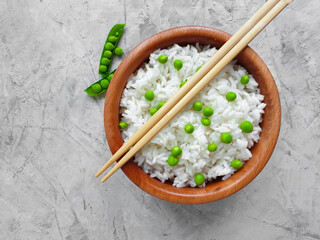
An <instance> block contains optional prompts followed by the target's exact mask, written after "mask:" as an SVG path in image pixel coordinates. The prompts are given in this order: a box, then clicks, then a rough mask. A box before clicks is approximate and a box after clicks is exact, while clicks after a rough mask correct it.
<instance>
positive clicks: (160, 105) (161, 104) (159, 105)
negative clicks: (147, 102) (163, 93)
mask: <svg viewBox="0 0 320 240" xmlns="http://www.w3.org/2000/svg"><path fill="white" fill-rule="evenodd" d="M164 104H165V102H159V104H158V107H157V108H158V109H160V108H161V107H162V106H163V105H164Z"/></svg>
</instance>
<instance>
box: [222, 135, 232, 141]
mask: <svg viewBox="0 0 320 240" xmlns="http://www.w3.org/2000/svg"><path fill="white" fill-rule="evenodd" d="M220 138H221V142H223V143H231V142H232V135H231V134H230V133H222V134H221V136H220Z"/></svg>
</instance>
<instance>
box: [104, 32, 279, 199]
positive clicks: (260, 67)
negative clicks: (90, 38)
mask: <svg viewBox="0 0 320 240" xmlns="http://www.w3.org/2000/svg"><path fill="white" fill-rule="evenodd" d="M230 37H231V35H230V34H228V33H226V32H223V31H221V30H218V29H215V28H210V27H202V26H184V27H177V28H171V29H168V30H165V31H162V32H159V33H157V34H155V35H153V36H151V37H149V38H147V39H146V40H144V41H143V42H141V43H140V44H139V45H138V46H136V47H135V48H134V49H133V50H132V51H131V52H130V53H129V54H128V55H127V56H126V57H125V58H124V60H123V61H122V62H121V64H120V65H119V67H118V68H117V71H116V72H115V74H114V76H113V79H112V81H111V83H110V85H109V89H108V91H107V95H106V99H105V106H104V126H105V132H106V137H107V141H108V144H109V147H110V150H111V152H112V154H114V153H115V152H116V151H117V150H118V149H119V148H120V147H121V146H122V144H123V139H122V136H121V132H120V129H119V127H118V123H119V119H120V117H119V108H120V100H121V96H122V91H123V89H124V88H125V86H126V84H127V80H128V79H129V77H130V76H131V74H132V73H133V72H134V71H135V70H136V69H137V68H139V67H140V66H141V64H142V63H143V62H145V61H146V60H147V59H148V58H149V56H150V53H151V52H153V51H155V50H156V49H159V48H164V47H169V46H171V45H173V44H169V43H172V42H173V43H179V44H185V43H195V42H196V41H197V40H199V39H205V38H208V39H211V41H217V42H219V41H220V42H221V41H224V42H226V41H227V40H228V39H229V38H230ZM183 39H187V40H186V41H185V42H184V40H183ZM201 41H202V40H201ZM203 41H204V40H203ZM220 42H219V43H220ZM216 47H217V46H216ZM218 47H219V46H218ZM220 47H221V46H220ZM237 60H238V62H240V64H242V62H241V61H249V63H250V64H249V65H248V66H247V67H245V68H246V69H247V70H248V69H249V68H250V69H254V71H252V72H251V71H250V69H249V70H248V72H249V73H250V74H252V75H253V76H254V77H255V78H256V77H257V76H258V77H259V78H261V77H260V75H261V76H264V77H263V81H261V82H260V83H259V85H260V84H261V83H263V84H265V85H268V86H267V87H266V88H267V95H266V94H264V96H265V100H264V102H265V101H266V98H267V99H268V104H267V106H266V109H268V111H266V112H265V114H264V115H263V122H262V123H261V124H260V125H261V128H262V131H261V133H260V140H259V142H258V143H256V144H255V145H254V147H253V148H252V149H251V150H254V149H259V151H260V152H261V151H262V153H263V155H262V157H261V158H259V159H256V158H255V155H254V152H252V158H250V159H249V160H248V161H247V162H246V164H244V166H243V167H242V168H241V169H240V170H238V171H237V172H236V173H235V174H233V175H232V176H231V177H229V178H228V179H227V180H224V181H217V182H213V183H209V184H207V185H206V186H205V187H203V188H191V187H184V188H177V187H173V186H172V185H171V184H169V183H161V181H160V180H158V179H156V178H151V177H150V176H149V175H148V174H146V173H145V172H144V171H143V170H142V168H140V167H139V166H138V165H137V164H136V163H134V162H133V160H132V159H131V160H130V161H129V162H128V163H127V164H125V165H124V166H123V167H122V168H121V169H122V171H123V172H124V173H125V175H126V176H127V177H128V178H129V179H130V180H131V181H132V182H133V183H134V184H135V185H137V186H138V187H139V188H141V189H142V190H143V191H145V192H147V193H149V194H151V195H153V196H155V197H157V198H160V199H162V200H165V201H169V202H174V203H182V204H202V203H207V202H212V201H216V200H219V199H222V198H225V197H227V196H230V195H232V194H234V193H235V192H237V191H239V190H240V189H242V188H243V187H245V186H246V185H248V184H249V183H250V182H251V181H252V180H253V179H254V178H255V177H256V176H257V175H258V174H259V173H260V172H261V170H262V169H263V168H264V166H265V165H266V164H267V162H268V161H269V158H270V157H271V155H272V152H273V150H274V148H275V146H276V143H277V139H278V136H279V132H280V125H281V106H280V98H279V93H278V89H277V86H276V84H275V81H274V79H273V77H272V75H271V73H270V70H269V69H268V67H267V66H266V64H265V63H264V62H263V60H262V59H261V58H260V57H259V55H258V54H257V53H256V52H254V51H253V49H251V48H250V47H248V46H247V47H246V48H245V49H244V50H243V51H242V52H241V53H240V54H239V55H238V56H237ZM257 81H258V80H257ZM258 82H259V81H258ZM119 91H121V94H119ZM115 93H117V94H115ZM269 101H270V103H269ZM269 108H270V109H269ZM271 113H272V119H270V118H271V116H269V115H270V114H271ZM266 116H268V122H270V123H271V124H272V129H270V128H271V127H270V126H268V125H267V126H265V125H266V124H264V123H265V118H266ZM270 120H271V121H270ZM262 125H264V127H266V129H267V130H265V129H264V128H263V127H262ZM265 131H266V133H265ZM262 141H263V142H262ZM262 143H263V144H262ZM260 145H263V146H261V147H260ZM257 146H259V148H258V147H257ZM264 148H265V149H264ZM252 159H254V161H253V160H252Z"/></svg>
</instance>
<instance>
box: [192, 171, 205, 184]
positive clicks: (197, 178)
mask: <svg viewBox="0 0 320 240" xmlns="http://www.w3.org/2000/svg"><path fill="white" fill-rule="evenodd" d="M204 180H205V178H204V176H203V174H201V173H197V174H196V175H194V182H195V183H196V184H197V185H202V184H203V183H204Z"/></svg>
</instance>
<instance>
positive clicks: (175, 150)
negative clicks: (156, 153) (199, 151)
mask: <svg viewBox="0 0 320 240" xmlns="http://www.w3.org/2000/svg"><path fill="white" fill-rule="evenodd" d="M181 154H182V149H181V147H178V146H174V147H173V148H172V149H171V155H172V156H174V157H178V156H180V155H181Z"/></svg>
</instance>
